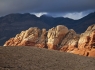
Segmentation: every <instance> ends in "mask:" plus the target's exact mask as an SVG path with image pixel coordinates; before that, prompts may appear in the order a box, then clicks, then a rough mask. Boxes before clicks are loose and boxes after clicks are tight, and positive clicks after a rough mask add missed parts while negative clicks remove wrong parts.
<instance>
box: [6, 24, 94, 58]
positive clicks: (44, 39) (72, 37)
mask: <svg viewBox="0 0 95 70" xmlns="http://www.w3.org/2000/svg"><path fill="white" fill-rule="evenodd" d="M4 46H36V47H39V48H48V49H54V50H59V51H63V52H68V53H74V54H78V55H84V56H89V57H95V25H91V26H89V27H88V29H87V30H86V31H85V32H84V33H82V34H81V35H79V34H76V32H75V31H74V30H73V29H70V30H68V28H67V27H65V26H63V25H58V26H57V27H53V28H51V29H49V30H48V31H46V29H42V30H40V29H39V28H37V27H31V28H29V29H28V30H26V31H22V32H21V33H20V34H17V35H16V37H13V38H11V39H9V40H8V41H6V42H5V44H4Z"/></svg>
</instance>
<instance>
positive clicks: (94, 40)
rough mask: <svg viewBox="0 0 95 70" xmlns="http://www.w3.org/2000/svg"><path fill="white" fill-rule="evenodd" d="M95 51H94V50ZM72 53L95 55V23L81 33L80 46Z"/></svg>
mask: <svg viewBox="0 0 95 70" xmlns="http://www.w3.org/2000/svg"><path fill="white" fill-rule="evenodd" d="M93 51H94V52H93ZM72 53H75V54H79V55H85V56H94V57H95V25H91V26H89V27H88V29H87V30H86V31H85V32H84V33H82V34H81V35H80V39H79V41H78V48H77V49H74V50H73V51H72Z"/></svg>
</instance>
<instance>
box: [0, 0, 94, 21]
mask: <svg viewBox="0 0 95 70" xmlns="http://www.w3.org/2000/svg"><path fill="white" fill-rule="evenodd" d="M94 11H95V0H0V16H4V15H7V14H10V13H33V14H36V15H37V16H38V17H39V16H41V15H42V14H47V15H51V16H55V17H59V16H61V17H69V18H72V19H80V18H82V17H83V16H85V15H87V14H88V13H91V12H94Z"/></svg>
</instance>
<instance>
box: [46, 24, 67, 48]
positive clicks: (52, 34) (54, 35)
mask: <svg viewBox="0 0 95 70" xmlns="http://www.w3.org/2000/svg"><path fill="white" fill-rule="evenodd" d="M67 33H68V28H67V27H65V26H63V25H58V26H57V27H55V28H51V29H49V31H48V34H47V38H48V41H47V46H48V49H58V45H59V44H60V42H61V41H62V39H63V38H64V37H65V35H66V34H67Z"/></svg>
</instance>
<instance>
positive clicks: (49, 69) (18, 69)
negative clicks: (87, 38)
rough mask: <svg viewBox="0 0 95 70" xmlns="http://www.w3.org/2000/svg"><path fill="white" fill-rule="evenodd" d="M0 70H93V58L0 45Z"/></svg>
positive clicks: (94, 66) (94, 60) (94, 68)
mask: <svg viewBox="0 0 95 70" xmlns="http://www.w3.org/2000/svg"><path fill="white" fill-rule="evenodd" d="M0 70H95V58H91V57H84V56H78V55H74V54H71V53H65V52H59V51H56V50H47V49H43V48H36V47H24V46H22V47H0Z"/></svg>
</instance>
